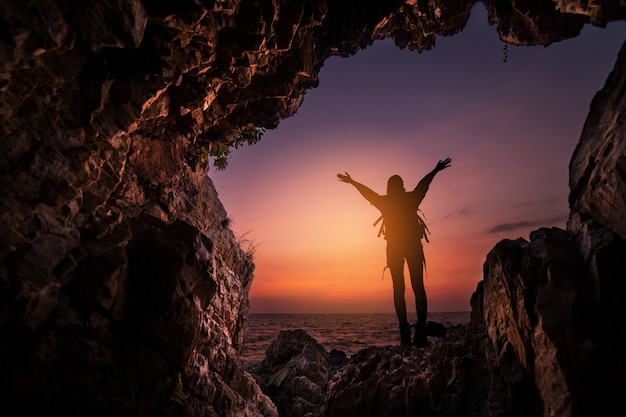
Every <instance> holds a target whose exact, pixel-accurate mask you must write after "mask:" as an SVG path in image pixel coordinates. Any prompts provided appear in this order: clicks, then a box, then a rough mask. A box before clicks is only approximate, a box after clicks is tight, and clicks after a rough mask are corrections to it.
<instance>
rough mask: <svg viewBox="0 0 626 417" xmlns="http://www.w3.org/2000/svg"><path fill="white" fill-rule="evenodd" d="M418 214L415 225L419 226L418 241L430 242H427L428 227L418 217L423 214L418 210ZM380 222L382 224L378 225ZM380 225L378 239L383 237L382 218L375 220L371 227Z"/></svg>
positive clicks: (383, 224) (383, 222) (383, 223)
mask: <svg viewBox="0 0 626 417" xmlns="http://www.w3.org/2000/svg"><path fill="white" fill-rule="evenodd" d="M417 211H418V213H417V223H418V224H419V229H420V233H419V234H420V235H421V236H420V239H422V238H423V239H424V240H426V242H430V241H429V240H428V234H430V230H428V226H426V222H424V219H422V217H421V216H420V215H419V213H420V212H421V213H422V215H424V212H423V211H422V210H420V209H417ZM424 217H426V216H424ZM381 221H382V223H380V222H381ZM378 223H380V229H378V237H380V236H381V235H383V236H384V235H385V219H384V217H383V216H382V215H381V216H380V217H379V218H378V219H376V221H375V222H374V224H373V225H372V226H374V227H376V225H377V224H378Z"/></svg>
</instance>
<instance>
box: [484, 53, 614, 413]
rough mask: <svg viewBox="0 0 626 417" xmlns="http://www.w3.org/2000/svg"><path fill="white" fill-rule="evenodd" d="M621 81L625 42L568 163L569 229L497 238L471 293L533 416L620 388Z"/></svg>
mask: <svg viewBox="0 0 626 417" xmlns="http://www.w3.org/2000/svg"><path fill="white" fill-rule="evenodd" d="M625 83H626V44H625V46H623V47H622V50H621V51H620V53H619V57H618V59H617V62H616V64H615V68H614V70H613V71H612V72H611V74H610V75H609V77H608V79H607V81H606V84H605V85H604V87H603V89H602V90H601V91H599V92H598V93H597V94H596V96H595V97H594V99H593V101H592V103H591V108H590V112H589V115H588V117H587V120H586V122H585V126H584V129H583V132H582V134H581V138H580V142H579V144H578V146H577V148H576V150H575V152H574V155H573V156H572V160H571V162H570V196H569V203H570V208H571V211H570V218H569V222H568V226H567V230H560V229H557V228H553V229H541V230H538V231H536V232H534V233H532V234H531V236H530V240H529V241H526V240H524V239H518V240H516V241H510V240H505V241H502V242H500V243H498V244H497V245H496V247H495V248H494V249H493V250H492V251H491V252H490V253H489V255H488V256H487V260H486V262H485V267H484V280H483V281H482V282H481V283H480V285H479V287H478V290H477V293H476V294H475V297H476V298H477V299H480V300H481V302H480V303H478V304H479V305H478V308H477V309H475V311H474V313H475V314H474V318H475V319H476V320H484V322H485V323H486V325H487V331H488V334H489V337H490V340H491V341H492V343H493V346H494V350H495V363H496V364H497V366H498V368H499V369H500V370H501V372H502V373H503V374H507V373H508V371H507V370H511V369H517V370H518V371H517V374H518V375H522V376H523V378H522V379H526V380H529V381H530V384H529V385H527V388H526V389H524V390H513V389H510V390H509V398H508V403H509V404H510V405H511V406H512V405H513V404H516V403H517V404H519V403H523V402H526V403H528V402H531V403H533V404H534V405H535V408H536V411H535V415H555V416H578V415H582V416H587V415H599V414H604V413H610V410H612V409H615V407H618V406H619V405H620V403H621V400H620V393H621V392H623V391H624V388H626V384H625V383H624V381H623V378H622V375H624V372H626V359H625V358H624V355H623V345H622V343H623V342H622V340H624V336H626V334H625V330H624V329H625V328H626V327H625V325H626V322H625V320H626V319H625V318H626V307H625V304H624V301H623V297H624V295H625V294H626V281H624V277H626V257H625V255H626V240H625V237H626V229H625V226H626V222H625V220H626V219H625V218H624V213H625V212H626V211H625V210H626V206H625V198H626V175H624V174H625V173H626V169H625V168H626V164H625V161H626V159H625V158H626V151H625V146H626V131H625V130H624V120H625V115H626V89H625V88H624V85H626V84H625ZM529 393H533V394H532V395H531V398H528V396H529Z"/></svg>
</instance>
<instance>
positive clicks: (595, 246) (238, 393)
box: [0, 0, 626, 416]
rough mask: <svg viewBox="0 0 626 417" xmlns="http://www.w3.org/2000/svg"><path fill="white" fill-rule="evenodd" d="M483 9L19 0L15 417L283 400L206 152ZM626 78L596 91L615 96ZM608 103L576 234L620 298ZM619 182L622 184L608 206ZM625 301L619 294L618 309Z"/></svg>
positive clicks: (11, 237)
mask: <svg viewBox="0 0 626 417" xmlns="http://www.w3.org/2000/svg"><path fill="white" fill-rule="evenodd" d="M472 4H473V1H471V0H467V1H441V2H439V1H432V0H425V1H413V0H411V1H409V0H407V1H404V2H403V1H376V0H368V1H365V2H363V1H361V2H355V1H352V0H339V1H326V0H317V1H316V0H293V1H290V2H279V1H265V0H263V1H250V0H241V1H238V0H223V1H222V0H215V1H200V0H197V1H196V0H194V1H192V0H183V1H177V2H168V1H159V0H144V1H140V0H102V1H98V2H96V3H94V4H92V3H89V2H81V1H71V0H20V1H18V0H6V1H3V2H1V3H0V138H1V140H0V207H1V210H0V219H1V222H0V260H1V264H0V300H1V304H0V366H1V367H2V370H3V372H2V373H1V375H2V376H0V381H1V385H2V387H3V396H4V398H5V400H6V401H4V405H3V407H4V409H6V410H8V411H9V415H18V414H19V415H28V414H42V413H44V412H46V413H49V412H52V411H58V412H59V413H63V414H65V415H69V416H71V415H85V414H90V415H96V416H97V415H112V414H116V415H121V416H124V415H129V416H131V415H201V414H202V415H207V414H208V415H220V416H229V415H250V416H252V415H276V413H277V411H276V408H275V407H274V405H273V403H271V401H269V399H268V398H267V397H266V396H265V395H264V394H262V393H261V391H260V389H259V387H258V385H257V384H256V383H255V382H254V381H253V379H252V378H251V377H250V376H249V375H248V374H246V373H245V372H244V371H243V370H242V369H241V367H240V366H239V364H238V361H237V354H238V352H239V351H240V349H241V347H242V343H243V339H244V336H245V331H246V325H247V312H248V298H247V294H248V291H249V288H250V285H251V283H252V279H253V269H254V265H253V263H252V260H251V258H250V256H249V254H246V253H245V251H244V250H242V249H241V247H240V245H239V243H238V242H237V239H236V237H235V236H234V235H233V233H232V232H231V230H230V229H229V219H228V216H227V213H226V212H225V210H224V208H223V207H222V205H221V203H220V202H219V199H218V196H217V194H216V192H215V189H214V188H213V186H212V183H211V181H210V179H209V178H208V177H207V176H206V166H204V165H203V164H202V163H201V162H202V160H203V157H205V156H206V155H205V153H204V152H206V151H205V150H203V147H204V149H208V150H209V151H210V150H214V149H216V148H218V147H220V146H222V145H224V144H226V143H228V142H229V141H230V140H231V139H232V138H233V137H234V136H235V135H236V134H237V133H239V132H241V131H243V130H246V129H249V128H253V127H264V128H274V127H276V126H277V125H278V123H279V122H280V120H282V119H284V118H286V117H289V116H291V115H293V114H294V113H295V112H296V111H297V109H298V107H299V105H300V104H301V102H302V98H303V96H304V94H305V92H306V90H307V89H309V88H313V87H315V86H317V83H318V80H317V73H318V71H319V69H320V68H321V67H322V65H323V62H324V60H325V59H326V58H327V57H329V56H331V55H342V56H348V55H351V54H354V53H356V52H357V51H358V50H360V49H362V48H364V47H367V46H368V45H369V44H371V42H373V40H375V39H380V38H384V37H389V36H393V37H394V39H395V41H396V44H397V45H398V46H399V47H402V48H403V47H408V48H410V49H414V50H417V51H420V52H421V51H425V50H427V49H430V48H432V47H433V46H434V45H435V40H436V37H437V36H441V35H451V34H454V33H457V32H459V31H460V30H462V29H463V26H464V25H465V22H466V21H467V18H468V16H469V11H470V8H471V6H472ZM485 5H486V6H487V7H488V9H489V19H490V22H491V23H497V24H498V26H497V30H498V31H499V32H500V34H501V36H502V38H503V39H504V40H506V41H508V42H512V43H517V44H530V43H537V44H549V43H551V42H555V41H558V40H561V39H565V38H567V37H571V36H576V35H577V34H578V33H579V31H580V28H581V27H582V26H583V25H584V24H585V23H588V22H591V23H593V24H596V25H603V24H606V22H608V21H612V20H620V19H621V20H623V19H624V18H626V10H625V7H624V6H623V4H621V5H620V4H619V2H616V1H611V0H604V1H600V2H596V3H594V4H593V5H590V4H587V3H586V2H574V1H567V0H562V1H560V2H558V4H557V3H552V2H550V1H547V0H545V1H541V2H526V1H485ZM620 68H623V67H620ZM616 72H619V71H616ZM621 72H622V73H623V72H624V71H623V70H622V71H621ZM618 75H619V74H618ZM618 78H619V77H618ZM620 83H622V84H620ZM620 85H623V80H621V81H620V79H618V80H617V81H615V84H611V86H610V87H609V88H608V90H607V93H606V94H605V96H603V97H604V98H602V97H598V98H597V100H596V101H603V100H604V101H603V102H607V103H608V102H615V100H616V97H621V96H619V94H622V95H623V93H621V92H620V91H623V89H622V90H620V88H621V87H619V86H620ZM616 94H617V95H618V96H615V95H616ZM622 98H623V97H622ZM619 103H622V104H620V107H617V108H616V110H615V111H616V112H617V111H619V112H622V113H619V114H622V115H623V100H622V101H619ZM598 108H599V110H598V113H597V117H596V119H594V120H597V123H598V124H599V125H601V126H602V130H601V132H603V133H601V134H600V133H598V132H599V131H598V130H597V129H596V128H594V127H593V125H592V123H596V122H589V123H588V126H587V127H586V129H587V130H588V131H589V132H592V133H589V134H588V135H587V136H591V135H594V134H596V133H598V135H599V136H598V140H590V141H589V143H587V142H585V143H586V144H581V147H580V149H579V150H577V155H578V156H577V158H576V159H575V160H573V166H574V167H575V169H573V172H574V173H573V174H572V178H573V180H574V181H575V182H576V186H575V187H574V188H573V190H574V191H575V192H573V194H572V196H573V197H572V202H573V207H574V210H573V213H572V219H571V224H572V227H571V232H572V233H573V234H574V236H576V239H577V242H578V246H579V247H580V248H581V250H582V251H583V253H584V254H585V256H584V265H585V267H586V268H588V269H589V274H591V275H592V276H593V277H594V280H593V284H594V286H595V287H594V288H595V291H596V294H597V296H598V297H601V298H602V299H603V300H605V299H607V298H608V299H611V297H613V299H616V298H617V297H618V294H617V293H616V292H615V290H620V289H621V287H620V284H619V283H618V281H617V277H619V276H623V272H621V271H623V269H617V271H618V272H617V273H614V275H610V274H611V273H612V272H610V271H614V270H615V269H614V267H615V266H616V265H617V267H618V268H622V264H620V263H616V262H617V261H616V259H618V258H616V256H615V254H616V253H617V254H619V253H622V252H623V246H621V245H623V243H622V242H623V239H624V230H622V229H621V227H622V226H623V223H624V222H623V213H624V211H615V212H613V213H611V212H607V211H606V209H608V208H609V207H612V204H613V202H615V201H622V203H623V200H624V199H623V196H624V194H625V193H624V188H623V187H624V186H623V177H624V175H623V171H624V169H623V168H624V167H623V165H624V162H623V142H624V140H623V139H624V132H623V116H619V114H618V113H615V115H614V116H615V118H614V119H611V117H612V114H603V113H602V112H601V111H600V110H602V109H601V108H600V105H599V104H598ZM611 111H613V110H611ZM617 116H619V117H617ZM590 120H591V119H590ZM594 132H595V133H594ZM611 140H613V141H615V143H614V145H613V146H612V147H611V149H608V145H606V144H605V145H603V143H609V142H608V141H611ZM620 144H621V145H620ZM620 146H621V147H620ZM591 154H593V157H592V158H591V157H590V155H591ZM586 164H587V165H586ZM576 167H578V168H576ZM605 180H609V182H610V181H612V182H610V184H609V185H607V186H606V187H604V185H603V187H602V190H603V191H602V194H601V195H600V197H601V199H602V201H604V203H602V207H596V206H595V205H594V204H596V203H593V201H595V200H594V199H595V198H596V196H595V195H593V193H594V192H595V191H594V190H596V187H595V184H596V183H597V181H600V183H602V184H604V183H605ZM607 184H608V183H607ZM613 190H615V193H616V194H618V195H619V196H621V197H620V198H621V200H619V199H613V200H610V201H611V204H608V201H609V199H610V197H611V193H612V192H613ZM613 195H615V194H613ZM620 216H622V217H620ZM620 220H621V221H620ZM620 274H621V275H620ZM607 277H608V278H607ZM487 282H488V279H486V280H485V283H487ZM485 287H487V285H485ZM485 304H487V303H485ZM607 305H609V306H612V307H610V308H609V307H606V306H607ZM615 308H618V304H617V303H613V304H612V303H605V302H603V303H602V304H601V312H604V317H606V316H608V315H609V312H612V311H614V310H612V309H615ZM605 309H607V310H605ZM484 311H485V314H486V315H487V314H490V313H489V311H490V309H489V306H487V305H486V306H485V309H484ZM618 311H621V310H618ZM487 317H491V315H488V316H487ZM494 317H495V316H494ZM620 317H624V315H621V316H620ZM613 319H614V320H618V319H617V318H613ZM615 323H618V322H615ZM492 337H494V338H496V337H499V335H496V334H493V336H492ZM496 345H498V346H500V344H499V342H496ZM520 346H521V344H520ZM524 357H525V356H524V355H521V356H520V358H524ZM527 363H530V362H527Z"/></svg>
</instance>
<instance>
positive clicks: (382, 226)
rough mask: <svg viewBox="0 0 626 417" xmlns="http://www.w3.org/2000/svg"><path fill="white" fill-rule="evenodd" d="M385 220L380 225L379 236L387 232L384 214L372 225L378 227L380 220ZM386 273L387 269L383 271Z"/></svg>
mask: <svg viewBox="0 0 626 417" xmlns="http://www.w3.org/2000/svg"><path fill="white" fill-rule="evenodd" d="M381 220H382V221H383V222H382V223H381V225H380V229H378V237H380V235H384V234H385V221H384V219H383V216H380V217H379V218H377V219H376V221H375V222H374V224H373V225H372V226H374V227H376V225H377V224H378V223H380V221H381ZM384 273H385V271H383V274H384Z"/></svg>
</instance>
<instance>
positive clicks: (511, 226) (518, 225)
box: [487, 215, 568, 233]
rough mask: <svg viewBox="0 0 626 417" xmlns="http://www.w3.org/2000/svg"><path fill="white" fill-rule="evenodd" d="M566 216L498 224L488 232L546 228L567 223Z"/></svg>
mask: <svg viewBox="0 0 626 417" xmlns="http://www.w3.org/2000/svg"><path fill="white" fill-rule="evenodd" d="M567 218H568V217H567V216H566V215H558V216H554V217H551V218H548V219H540V220H534V221H528V220H522V221H520V222H514V223H502V224H498V225H496V226H494V227H492V228H491V229H489V230H487V233H500V232H510V231H512V230H517V229H522V228H525V227H536V226H546V225H554V224H558V223H561V224H563V223H565V222H566V221H567Z"/></svg>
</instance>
